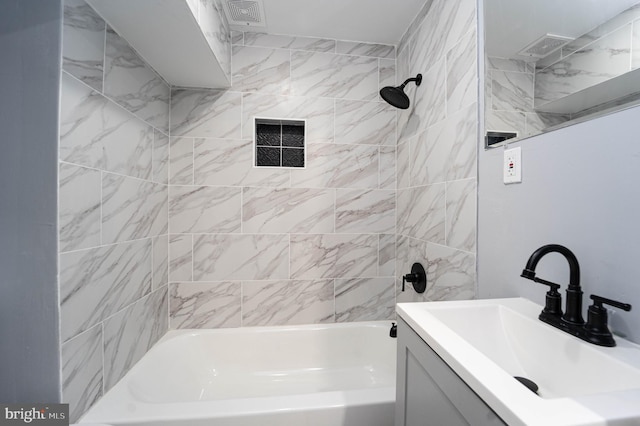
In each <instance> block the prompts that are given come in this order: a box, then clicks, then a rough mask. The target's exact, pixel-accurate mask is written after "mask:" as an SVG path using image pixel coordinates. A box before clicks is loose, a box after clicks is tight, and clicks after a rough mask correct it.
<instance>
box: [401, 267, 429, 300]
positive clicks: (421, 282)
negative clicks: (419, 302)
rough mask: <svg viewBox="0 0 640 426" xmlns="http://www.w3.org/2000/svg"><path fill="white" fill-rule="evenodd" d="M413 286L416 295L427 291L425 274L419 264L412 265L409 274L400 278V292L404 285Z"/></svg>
mask: <svg viewBox="0 0 640 426" xmlns="http://www.w3.org/2000/svg"><path fill="white" fill-rule="evenodd" d="M408 282H409V283H411V284H413V289H414V290H415V291H416V293H424V291H425V290H426V289H427V273H426V272H425V270H424V268H423V267H422V265H421V264H419V263H417V262H416V263H414V264H413V266H412V267H411V273H410V274H406V275H403V276H402V291H404V286H405V284H406V283H408Z"/></svg>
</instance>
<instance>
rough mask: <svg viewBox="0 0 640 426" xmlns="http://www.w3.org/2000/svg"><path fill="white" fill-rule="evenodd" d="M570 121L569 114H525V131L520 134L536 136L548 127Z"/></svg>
mask: <svg viewBox="0 0 640 426" xmlns="http://www.w3.org/2000/svg"><path fill="white" fill-rule="evenodd" d="M569 120H571V115H569V114H554V113H551V112H531V113H526V114H525V125H526V126H525V131H524V132H522V133H520V134H521V135H524V136H529V135H537V134H538V133H542V131H543V130H544V129H546V128H548V127H552V126H557V125H558V124H561V123H564V122H566V121H569Z"/></svg>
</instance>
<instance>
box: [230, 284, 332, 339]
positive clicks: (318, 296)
mask: <svg viewBox="0 0 640 426" xmlns="http://www.w3.org/2000/svg"><path fill="white" fill-rule="evenodd" d="M333 305H334V302H333V280H299V281H284V280H283V281H253V282H251V281H245V282H243V283H242V325H243V326H245V327H246V326H263V325H292V324H317V323H327V322H333V318H334V314H333V312H334V306H333Z"/></svg>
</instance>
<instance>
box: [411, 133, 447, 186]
mask: <svg viewBox="0 0 640 426" xmlns="http://www.w3.org/2000/svg"><path fill="white" fill-rule="evenodd" d="M444 130H445V125H444V122H440V123H438V124H435V125H433V126H431V127H429V128H428V129H427V130H425V131H424V132H422V133H419V134H418V136H417V137H415V138H412V139H410V140H409V141H408V142H407V144H408V145H410V147H411V158H410V159H409V162H410V168H409V176H410V186H421V185H430V184H434V183H440V182H444V181H445V180H446V179H447V159H448V156H449V151H450V144H449V143H447V142H448V140H447V137H448V136H449V135H447V134H446V132H445V131H444Z"/></svg>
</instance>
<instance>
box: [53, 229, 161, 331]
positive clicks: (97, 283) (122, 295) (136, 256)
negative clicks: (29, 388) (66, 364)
mask: <svg viewBox="0 0 640 426" xmlns="http://www.w3.org/2000/svg"><path fill="white" fill-rule="evenodd" d="M60 271H61V272H60V322H61V340H62V341H63V342H64V341H66V340H68V339H70V338H72V337H73V336H75V335H77V334H78V333H80V332H82V331H85V330H88V329H89V328H91V327H92V326H94V325H95V324H97V323H99V322H101V321H103V320H104V319H105V318H107V317H108V316H109V315H112V314H114V313H115V312H117V311H118V310H120V309H122V308H123V307H125V306H127V305H129V304H130V303H132V302H134V301H135V300H138V299H139V298H140V297H142V296H144V295H145V294H148V293H149V292H150V291H151V240H149V239H147V240H140V241H134V242H131V243H122V244H114V245H110V246H105V247H99V248H93V249H88V250H82V251H76V252H71V253H63V254H61V255H60Z"/></svg>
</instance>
